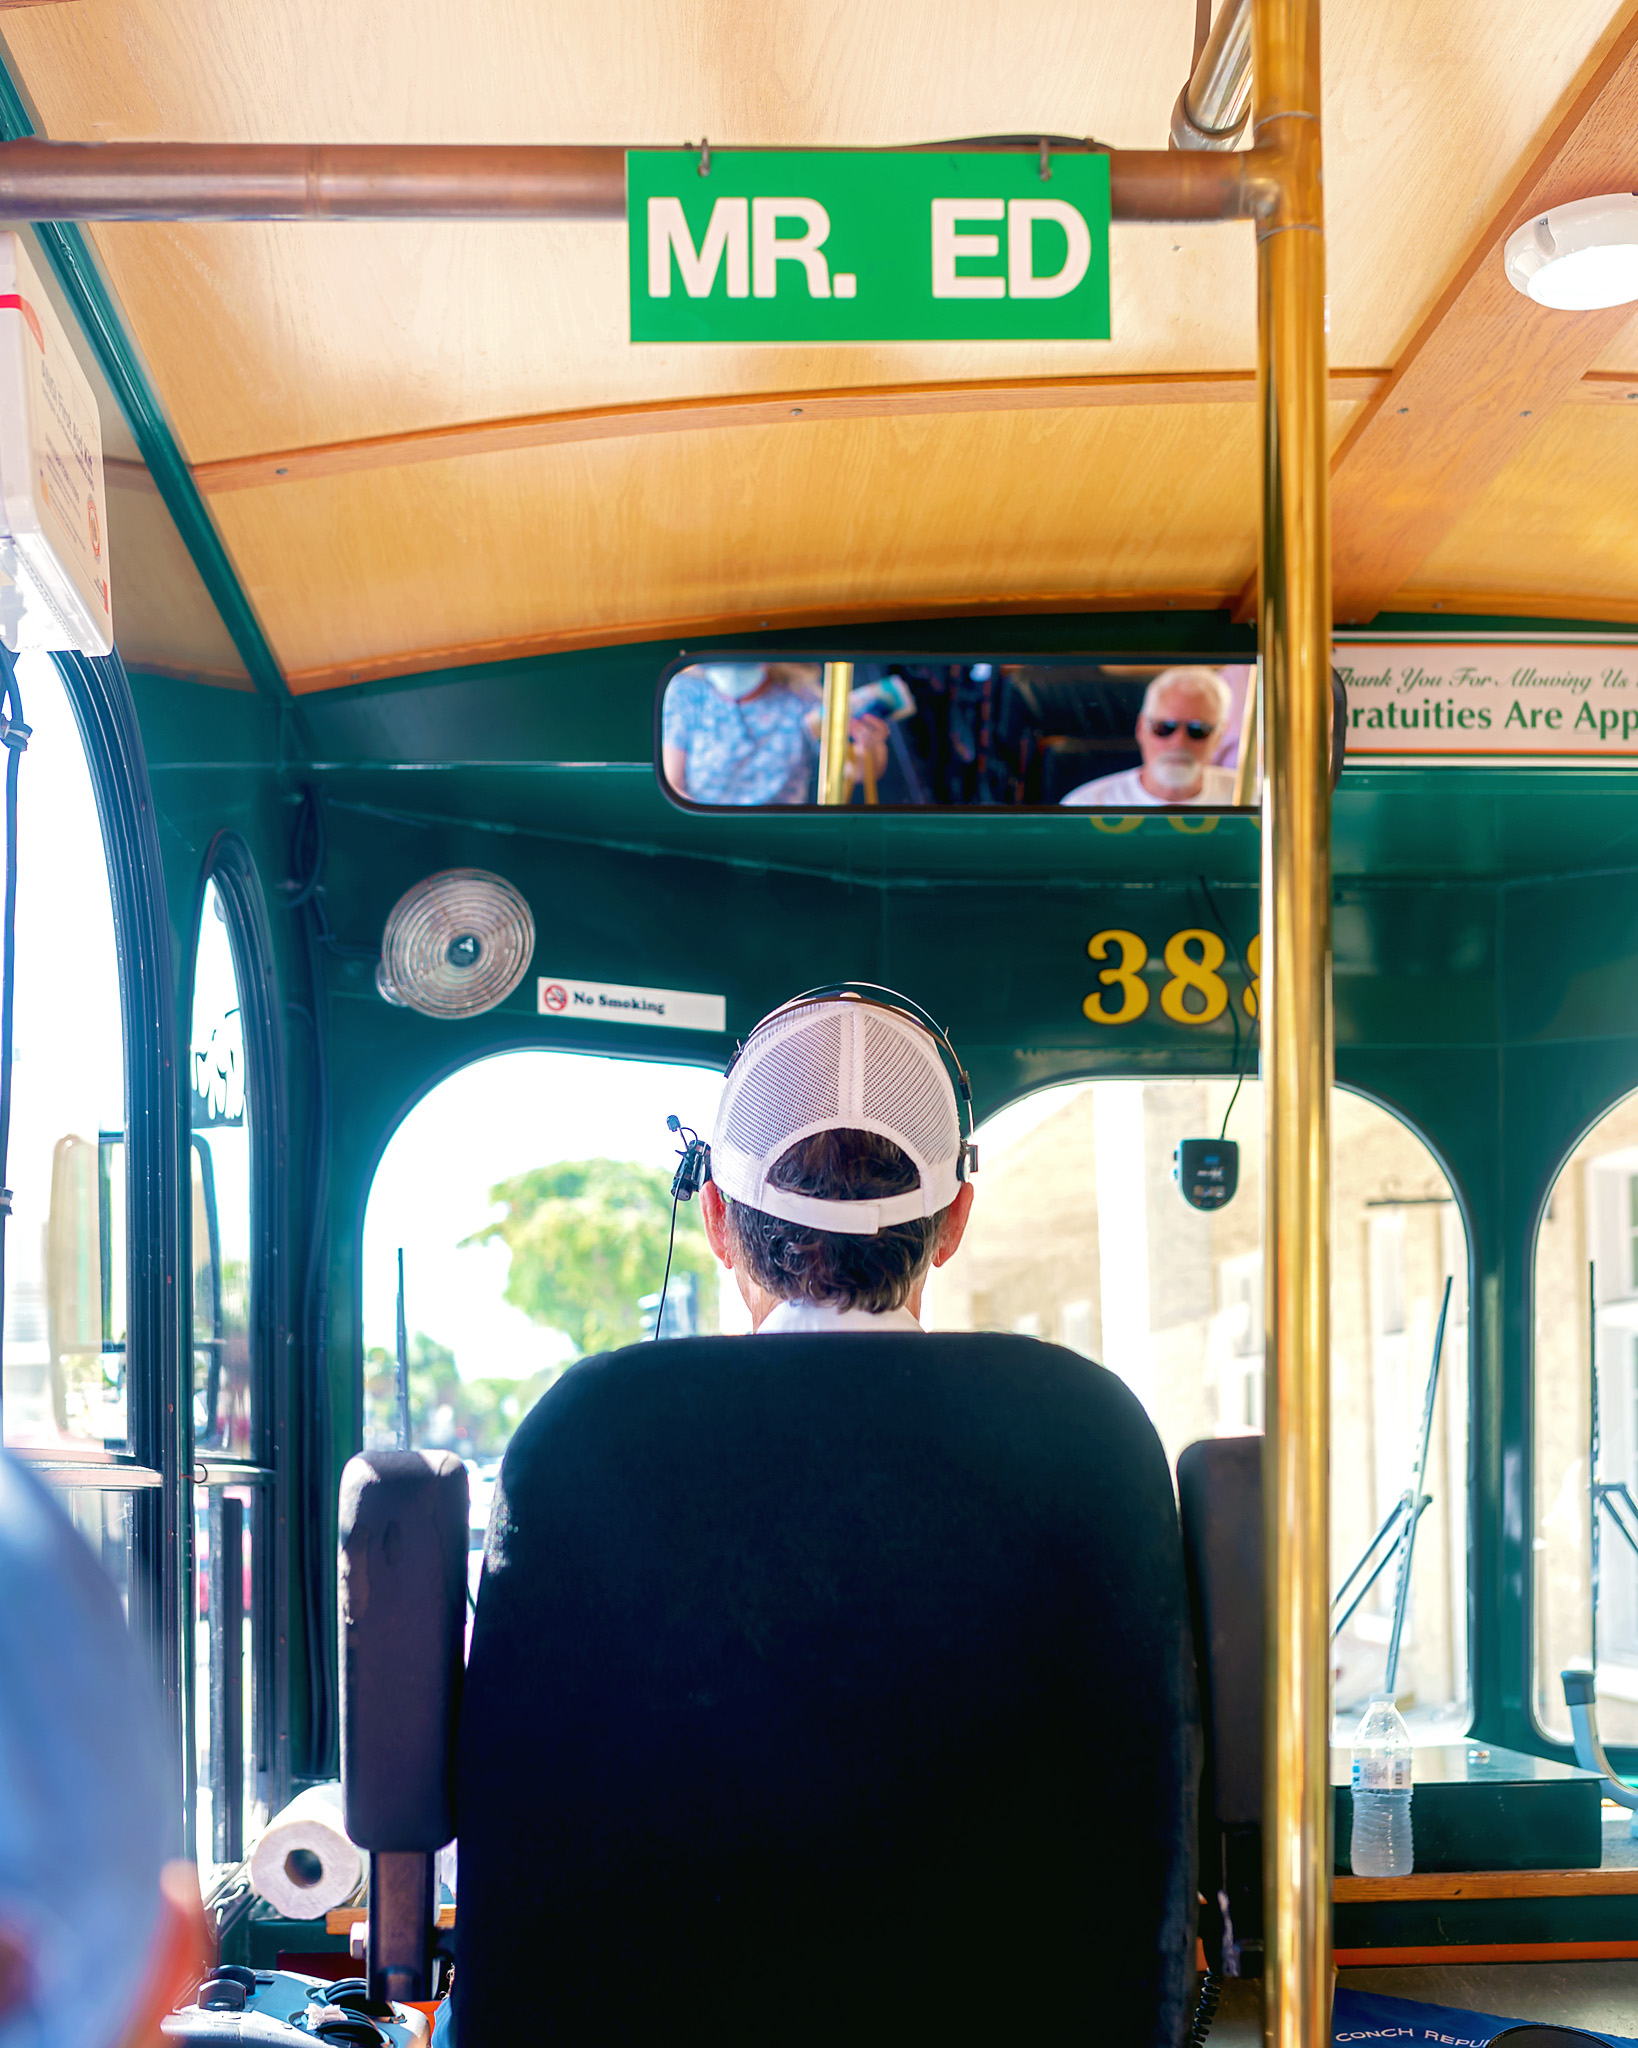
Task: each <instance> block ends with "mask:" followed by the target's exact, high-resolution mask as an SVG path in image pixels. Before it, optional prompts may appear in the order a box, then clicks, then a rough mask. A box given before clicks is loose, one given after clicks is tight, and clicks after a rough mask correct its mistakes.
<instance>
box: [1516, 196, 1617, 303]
mask: <svg viewBox="0 0 1638 2048" xmlns="http://www.w3.org/2000/svg"><path fill="white" fill-rule="evenodd" d="M1505 261H1506V264H1507V276H1508V281H1509V283H1511V284H1512V285H1514V286H1515V287H1516V288H1517V289H1518V290H1519V291H1521V292H1524V293H1526V294H1527V295H1528V296H1529V297H1530V298H1532V299H1534V300H1535V302H1536V304H1537V305H1538V306H1553V307H1556V308H1557V309H1558V311H1560V312H1563V313H1587V312H1591V311H1592V310H1593V308H1594V307H1597V306H1624V305H1625V304H1626V303H1627V302H1628V300H1630V299H1638V195H1635V194H1633V193H1631V192H1609V193H1606V194H1605V195H1604V196H1603V197H1602V198H1600V199H1573V200H1571V202H1570V203H1569V205H1567V206H1555V207H1553V208H1552V210H1551V211H1550V212H1548V213H1542V214H1538V215H1537V216H1536V218H1535V219H1534V220H1531V221H1526V222H1525V224H1524V226H1523V227H1522V228H1518V229H1516V230H1515V231H1514V232H1513V233H1512V234H1511V235H1509V236H1508V238H1507V248H1506V251H1505Z"/></svg>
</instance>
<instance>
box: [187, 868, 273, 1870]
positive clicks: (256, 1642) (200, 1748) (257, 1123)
mask: <svg viewBox="0 0 1638 2048" xmlns="http://www.w3.org/2000/svg"><path fill="white" fill-rule="evenodd" d="M207 865H208V872H207V876H206V880H205V884H204V890H203V894H202V899H201V903H200V910H199V923H198V932H197V938H196V942H195V948H194V961H193V1002H192V1013H191V1018H190V1029H189V1049H188V1067H189V1098H188V1099H189V1183H190V1231H189V1241H190V1247H191V1261H190V1263H191V1273H190V1286H189V1300H190V1305H191V1316H192V1343H191V1358H192V1370H191V1386H190V1392H191V1402H192V1425H193V1457H194V1481H195V1483H194V1487H193V1509H194V1599H195V1615H194V1737H195V1740H194V1764H195V1771H196V1778H197V1785H198V1800H197V1807H196V1827H197V1837H196V1839H197V1844H198V1853H199V1860H200V1862H201V1864H202V1865H204V1866H205V1867H206V1868H207V1869H208V1868H209V1867H211V1866H213V1865H221V1864H232V1863H237V1862H238V1861H239V1860H240V1859H241V1858H242V1857H243V1855H244V1853H245V1847H246V1844H247V1843H248V1841H249V1839H250V1837H251V1835H252V1834H253V1833H254V1831H255V1829H256V1827H257V1826H258V1825H259V1824H260V1822H261V1821H262V1820H263V1819H265V1818H266V1815H267V1812H268V1810H269V1808H270V1807H271V1806H272V1805H273V1804H275V1803H276V1802H277V1801H278V1800H279V1798H280V1795H281V1793H282V1791H283V1789H284V1788H283V1786H282V1783H281V1782H280V1772H279V1768H278V1759H277V1758H276V1757H275V1755H274V1754H273V1743H274V1740H275V1716H274V1715H273V1713H272V1699H271V1689H272V1685H273V1681H274V1671H275V1663H276V1656H277V1651H276V1645H275V1643H274V1640H273V1633H274V1632H273V1628H272V1619H271V1612H270V1601H271V1596H272V1583H273V1573H272V1572H271V1570H270V1564H271V1556H270V1552H271V1540H272V1533H273V1512H272V1510H273V1484H274V1480H275V1477H276V1475H275V1473H274V1470H273V1467H272V1444H273V1440H274V1432H273V1426H272V1425H273V1418H272V1414H271V1405H270V1404H271V1396H272V1392H273V1387H274V1383H275V1373H274V1361H275V1356H276V1352H277V1348H278V1345H279V1342H280V1341H281V1340H280V1318H279V1315H278V1303H277V1290H276V1286H275V1285H274V1283H273V1279H272V1275H271V1273H270V1271H269V1267H270V1265H271V1263H272V1262H273V1260H274V1259H275V1257H276V1250H277V1232H278V1228H279V1219H280V1215H281V1211H282V1206H283V1203H282V1192H281V1190H280V1189H279V1188H278V1186H277V1182H276V1179H275V1178H274V1174H273V1161H274V1160H275V1159H276V1158H277V1156H278V1151H277V1146H276V1144H270V1143H269V1138H270V1136H271V1134H273V1133H275V1132H276V1131H277V1130H278V1129H279V1127H280V1121H281V1117H282V1108H281V1105H280V1099H279V1098H280V1095H281V1093H282V1079H281V1071H280V1070H281V1061H280V1057H279V1040H278V1007H277V1003H276V1001H275V1000H274V996H273V991H272V987H271V981H270V974H271V970H270V967H269V964H268V939H267V932H266V913H265V910H264V908H263V905H262V899H261V892H260V888H259V885H258V883H257V880H256V875H255V870H254V868H253V867H252V865H251V862H250V858H249V855H248V853H247V852H246V851H245V849H244V847H243V846H242V845H241V844H240V842H239V841H237V840H236V839H233V838H231V837H227V836H224V837H223V838H221V839H219V840H217V841H216V842H215V843H214V844H213V846H212V847H211V849H210V853H209V855H208V857H207Z"/></svg>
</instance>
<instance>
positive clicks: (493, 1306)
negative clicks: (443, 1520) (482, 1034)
mask: <svg viewBox="0 0 1638 2048" xmlns="http://www.w3.org/2000/svg"><path fill="white" fill-rule="evenodd" d="M721 1087H722V1081H721V1077H720V1075H718V1074H716V1073H714V1072H712V1071H710V1070H709V1069H706V1068H700V1067H682V1066H674V1065H667V1064H663V1063H660V1062H657V1061H647V1060H622V1059H602V1058H592V1057H588V1056H585V1055H582V1054H575V1053H559V1052H544V1051H540V1052H535V1051H531V1052H512V1053H502V1054H498V1055H496V1056H494V1057H492V1058H488V1059H482V1060H478V1061H475V1062H474V1063H473V1064H472V1065H471V1066H467V1067H463V1068H461V1069H460V1070H459V1071H458V1072H457V1073H454V1074H452V1075H450V1076H449V1078H448V1079H447V1080H444V1081H442V1082H440V1083H439V1084H438V1086H436V1087H435V1088H433V1089H431V1090H430V1091H429V1092H428V1093H427V1094H426V1095H424V1096H423V1097H422V1098H421V1100H420V1101H419V1102H417V1103H416V1104H415V1106H414V1107H413V1108H412V1109H411V1110H410V1111H409V1113H408V1114H407V1115H406V1116H405V1117H404V1120H403V1121H402V1123H400V1124H399V1126H398V1128H397V1130H396V1131H395V1132H394V1133H393V1136H392V1139H391V1141H390V1142H389V1144H388V1145H387V1148H386V1150H385V1152H384V1153H383V1154H382V1157H381V1161H380V1164H379V1165H378V1167H377V1168H376V1172H375V1178H374V1180H373V1182H372V1185H371V1189H370V1196H369V1206H368V1209H367V1211H366V1215H365V1224H364V1246H363V1277H364V1289H363V1299H364V1329H363V1340H364V1373H363V1380H362V1384H361V1386H360V1389H359V1398H360V1434H361V1439H362V1441H363V1443H364V1444H365V1445H366V1446H378V1447H386V1446H390V1445H393V1444H397V1443H399V1442H401V1441H403V1431H404V1427H405V1421H404V1415H403V1410H402V1408H401V1405H400V1397H401V1395H403V1396H407V1406H408V1433H409V1438H410V1440H411V1441H412V1442H413V1443H414V1444H415V1445H416V1446H417V1447H418V1448H420V1447H430V1446H442V1447H445V1448H448V1449H453V1450H455V1451H457V1452H459V1453H460V1454H461V1455H462V1456H463V1457H464V1458H465V1459H466V1460H467V1461H468V1469H469V1471H470V1473H471V1474H472V1476H473V1480H474V1485H473V1495H472V1498H473V1518H474V1531H473V1541H474V1544H475V1545H477V1546H478V1547H480V1548H481V1545H482V1541H483V1523H484V1519H485V1516H486V1513H487V1502H488V1495H489V1481H490V1478H491V1476H492V1475H493V1473H494V1471H495V1470H496V1469H497V1468H498V1465H499V1460H500V1454H501V1452H502V1451H503V1450H504V1448H505V1446H506V1442H507V1439H508V1438H509V1437H510V1435H511V1433H512V1431H513V1429H514V1428H516V1426H517V1424H518V1422H519V1421H521V1419H522V1417H523V1416H524V1415H525V1414H526V1413H527V1412H528V1409H529V1407H530V1406H531V1405H532V1404H533V1402H534V1401H535V1400H536V1399H538V1397H539V1395H540V1393H541V1392H542V1391H543V1390H544V1389H545V1388H546V1387H547V1386H549V1385H550V1383H551V1381H552V1380H553V1379H554V1378H555V1377H556V1376H557V1374H558V1373H559V1372H561V1371H562V1369H563V1367H564V1366H565V1365H567V1364H569V1363H570V1362H571V1361H572V1360H573V1359H574V1358H576V1357H577V1356H579V1355H581V1354H582V1353H586V1352H593V1351H599V1350H603V1349H606V1348H608V1347H609V1346H611V1345H614V1344H625V1343H630V1342H633V1341H634V1340H635V1339H636V1338H638V1337H639V1336H640V1335H641V1334H642V1333H643V1331H644V1328H645V1326H647V1327H652V1321H653V1313H654V1308H655V1305H656V1304H655V1300H654V1297H656V1296H657V1295H658V1293H659V1290H660V1283H661V1279H662V1277H663V1274H664V1270H665V1255H666V1243H667V1233H668V1226H669V1222H670V1215H671V1198H670V1193H669V1189H670V1184H671V1174H672V1170H673V1168H674V1167H675V1165H676V1152H677V1143H678V1141H677V1139H676V1138H675V1137H674V1136H673V1135H672V1134H671V1132H670V1131H668V1130H667V1129H666V1122H665V1120H666V1117H667V1116H668V1115H673V1114H674V1115H676V1116H678V1117H680V1118H681V1119H682V1121H683V1122H684V1123H685V1124H688V1125H691V1126H693V1127H695V1128H697V1129H698V1130H700V1131H701V1132H702V1133H704V1134H705V1135H706V1136H709V1134H710V1128H711V1120H712V1117H713V1116H714V1114H715V1111H716V1102H717V1096H718V1094H719V1093H720V1091H721ZM400 1253H402V1258H403V1334H404V1339H405V1346H404V1349H405V1359H404V1363H405V1366H406V1368H407V1373H406V1376H405V1379H404V1380H403V1381H401V1380H400V1376H399V1372H398V1326H399V1317H398V1274H399V1255H400ZM718 1270H719V1269H717V1268H716V1267H715V1266H714V1264H713V1263H712V1261H711V1259H710V1255H709V1252H708V1250H707V1248H706V1245H705V1240H704V1236H703V1234H702V1232H701V1230H700V1223H699V1204H698V1203H697V1202H692V1203H687V1204H684V1205H683V1206H682V1207H681V1208H680V1209H679V1211H678V1216H677V1241H676V1249H675V1254H674V1256H673V1259H672V1266H671V1282H670V1286H669V1288H668V1290H667V1298H666V1327H667V1330H668V1332H671V1333H675V1334H679V1335H681V1334H688V1333H690V1332H692V1331H696V1330H697V1331H706V1330H714V1329H717V1328H718V1327H720V1326H723V1321H722V1297H721V1295H720V1292H719V1284H718V1278H717V1275H718ZM730 1293H731V1286H730ZM727 1306H728V1321H727V1326H730V1327H731V1326H732V1318H733V1311H734V1310H735V1309H737V1308H738V1307H739V1302H738V1297H737V1295H736V1296H733V1297H732V1299H731V1301H729V1303H728V1304H727Z"/></svg>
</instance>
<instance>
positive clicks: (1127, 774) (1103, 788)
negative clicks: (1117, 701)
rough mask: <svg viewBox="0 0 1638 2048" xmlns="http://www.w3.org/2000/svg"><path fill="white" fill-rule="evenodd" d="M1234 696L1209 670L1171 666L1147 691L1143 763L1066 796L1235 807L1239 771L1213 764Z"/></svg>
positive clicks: (1076, 800)
mask: <svg viewBox="0 0 1638 2048" xmlns="http://www.w3.org/2000/svg"><path fill="white" fill-rule="evenodd" d="M1233 703H1234V697H1233V693H1232V692H1231V690H1230V689H1229V686H1228V684H1227V683H1226V682H1225V681H1224V680H1223V678H1222V677H1221V676H1220V675H1218V674H1217V673H1216V671H1215V670H1214V669H1209V668H1169V669H1165V670H1163V671H1162V673H1161V674H1159V675H1158V676H1156V677H1155V679H1154V681H1153V682H1152V683H1151V684H1150V685H1149V687H1148V689H1147V690H1146V691H1145V692H1144V694H1143V709H1142V710H1141V711H1140V712H1139V714H1138V721H1137V744H1138V752H1139V753H1140V754H1141V755H1142V756H1143V761H1142V765H1141V766H1140V767H1137V768H1125V769H1122V770H1121V772H1120V773H1119V774H1118V775H1100V776H1098V777H1097V778H1096V779H1095V780H1094V781H1092V782H1083V783H1082V784H1081V785H1080V787H1079V788H1078V789H1072V790H1071V791H1070V792H1069V794H1068V796H1066V797H1063V798H1061V799H1060V801H1061V802H1062V803H1065V804H1090V805H1097V806H1098V807H1099V808H1100V809H1103V810H1120V811H1124V810H1136V809H1138V808H1139V807H1141V806H1144V805H1148V804H1232V803H1233V801H1234V770H1233V769H1232V768H1216V767H1213V766H1212V760H1211V757H1212V755H1213V754H1214V753H1216V751H1217V749H1218V747H1219V745H1220V744H1221V743H1222V739H1223V733H1224V729H1225V728H1226V726H1227V725H1228V722H1229V716H1230V713H1231V711H1232V708H1233Z"/></svg>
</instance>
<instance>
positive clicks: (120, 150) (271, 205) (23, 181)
mask: <svg viewBox="0 0 1638 2048" xmlns="http://www.w3.org/2000/svg"><path fill="white" fill-rule="evenodd" d="M1062 146H1063V145H1062V144H1061V143H1060V142H1059V141H1058V140H1057V139H1056V138H1054V139H1052V140H1051V143H1050V147H1051V148H1053V149H1054V150H1056V149H1059V148H1061V147H1062ZM1078 146H1079V147H1080V148H1082V149H1085V148H1086V147H1087V145H1086V144H1084V143H1082V144H1080V145H1078ZM920 147H922V148H952V147H954V148H958V149H961V150H963V151H965V150H969V149H972V148H974V145H973V144H970V143H965V144H956V145H950V144H924V145H920ZM990 147H991V148H993V147H995V145H994V144H991V145H990ZM724 153H726V152H724ZM1107 154H1108V156H1109V172H1110V194H1111V205H1112V210H1113V215H1114V218H1115V219H1116V220H1124V221H1188V220H1238V219H1244V218H1247V217H1250V216H1253V215H1260V214H1261V213H1263V212H1264V211H1265V210H1266V208H1267V205H1268V203H1269V200H1270V195H1271V193H1272V191H1273V181H1272V179H1271V178H1270V177H1269V175H1268V166H1267V164H1265V162H1264V160H1263V155H1264V153H1263V152H1260V151H1258V150H1244V151H1239V152H1236V153H1234V154H1232V155H1215V154H1210V153H1205V152H1202V153H1199V154H1195V153H1192V152H1183V151H1176V150H1170V151H1169V150H1164V149H1133V150H1122V149H1117V150H1111V151H1109V152H1107ZM625 215H626V153H625V150H624V149H623V148H620V147H614V146H609V145H581V144H550V145H544V146H542V145H535V144H487V143H486V144H471V145H468V144H448V143H438V144H427V143H413V144H403V145H399V144H380V143H338V144H325V145H315V144H307V143H267V142H46V141H42V140H40V139H39V138H37V137H30V138H28V139H27V140H24V141H20V142H3V143H0V217H4V218H9V219H12V220H31V221H42V220H77V221H112V220H624V219H625Z"/></svg>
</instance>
